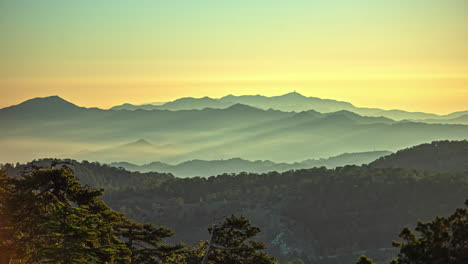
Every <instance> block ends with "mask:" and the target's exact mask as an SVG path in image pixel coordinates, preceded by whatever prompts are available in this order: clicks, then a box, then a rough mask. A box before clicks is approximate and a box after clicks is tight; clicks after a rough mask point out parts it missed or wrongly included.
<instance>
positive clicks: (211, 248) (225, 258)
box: [202, 216, 276, 264]
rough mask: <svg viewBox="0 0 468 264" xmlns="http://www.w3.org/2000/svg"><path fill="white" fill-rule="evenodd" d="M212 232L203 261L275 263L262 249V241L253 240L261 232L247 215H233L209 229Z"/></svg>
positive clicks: (215, 263)
mask: <svg viewBox="0 0 468 264" xmlns="http://www.w3.org/2000/svg"><path fill="white" fill-rule="evenodd" d="M208 231H209V232H210V234H211V238H210V241H209V242H208V245H206V246H204V247H206V251H205V255H204V258H203V260H202V263H203V264H205V263H210V264H217V263H224V264H247V263H256V264H273V263H276V261H275V259H273V258H271V257H269V256H267V255H266V254H265V253H264V252H262V250H264V249H265V246H264V244H263V243H262V242H257V241H254V240H251V238H252V237H254V236H255V235H256V234H257V233H259V232H260V229H259V228H258V227H255V226H252V225H251V224H250V221H249V220H247V219H246V218H245V217H236V216H231V217H228V218H226V219H224V221H223V222H222V223H220V224H215V225H213V226H212V227H210V228H209V229H208Z"/></svg>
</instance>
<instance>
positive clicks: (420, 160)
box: [369, 140, 468, 172]
mask: <svg viewBox="0 0 468 264" xmlns="http://www.w3.org/2000/svg"><path fill="white" fill-rule="evenodd" d="M369 166H371V167H375V168H390V167H392V168H415V169H431V170H439V171H460V172H463V171H468V141H467V140H462V141H448V140H446V141H434V142H432V143H429V144H421V145H417V146H414V147H411V148H408V149H404V150H400V151H398V152H397V153H395V154H391V155H388V156H384V157H381V158H379V159H377V160H376V161H374V162H372V163H370V164H369Z"/></svg>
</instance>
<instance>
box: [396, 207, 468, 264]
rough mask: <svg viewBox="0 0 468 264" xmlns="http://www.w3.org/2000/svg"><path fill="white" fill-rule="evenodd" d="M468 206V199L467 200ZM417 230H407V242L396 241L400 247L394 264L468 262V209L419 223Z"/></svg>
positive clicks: (402, 233) (405, 238)
mask: <svg viewBox="0 0 468 264" xmlns="http://www.w3.org/2000/svg"><path fill="white" fill-rule="evenodd" d="M465 206H466V207H468V200H466V202H465ZM415 231H417V232H418V233H419V236H418V235H416V234H415V233H413V232H412V231H411V230H410V229H409V228H405V229H403V231H401V233H400V237H401V238H402V239H403V240H405V242H393V245H394V246H395V247H398V248H400V253H399V254H398V258H397V259H396V260H394V261H393V262H392V264H423V263H424V264H439V263H440V264H465V263H468V211H467V209H466V208H458V209H457V210H456V211H455V213H453V214H452V215H450V216H448V217H437V218H436V219H434V220H433V221H431V222H428V223H423V222H418V224H417V226H416V228H415Z"/></svg>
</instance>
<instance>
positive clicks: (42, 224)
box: [0, 167, 180, 263]
mask: <svg viewBox="0 0 468 264" xmlns="http://www.w3.org/2000/svg"><path fill="white" fill-rule="evenodd" d="M102 193H103V191H102V190H96V189H92V188H89V187H83V186H81V184H80V183H79V182H78V180H77V179H76V178H75V177H74V175H73V173H72V171H71V169H69V168H67V167H63V168H55V169H40V168H33V170H32V171H30V172H26V173H24V174H23V175H22V176H21V177H15V178H13V177H8V176H6V175H5V173H4V172H2V173H1V174H0V198H1V200H0V219H1V222H0V224H1V226H0V238H1V243H0V251H1V252H2V253H3V252H6V253H7V254H8V257H7V258H6V259H5V261H7V260H8V261H10V260H11V259H14V260H19V261H22V262H25V263H160V262H162V260H163V258H164V256H166V255H170V254H174V252H175V251H176V250H177V249H178V248H180V246H166V245H160V243H161V242H162V239H163V238H165V237H168V236H170V235H172V232H171V231H170V230H168V229H167V228H164V227H155V226H152V225H144V224H138V223H135V222H133V221H131V220H129V219H128V218H126V217H125V216H124V215H123V214H120V213H117V212H115V211H113V210H112V209H110V208H109V207H108V206H107V205H106V204H104V203H103V202H102V201H101V200H99V199H98V198H99V196H100V195H101V194H102ZM124 241H125V242H124Z"/></svg>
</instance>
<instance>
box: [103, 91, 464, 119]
mask: <svg viewBox="0 0 468 264" xmlns="http://www.w3.org/2000/svg"><path fill="white" fill-rule="evenodd" d="M234 104H245V105H250V106H253V107H256V108H259V109H263V110H268V109H270V108H272V109H276V110H281V111H285V112H291V111H294V112H302V111H308V110H315V111H318V112H321V113H329V112H337V111H341V110H347V111H351V112H354V113H357V114H359V115H366V116H375V117H379V116H383V117H386V118H390V119H393V120H404V119H407V120H424V119H453V118H456V117H459V116H461V115H463V114H468V111H461V112H455V113H452V114H449V115H442V116H441V115H436V114H430V113H423V112H408V111H403V110H397V109H395V110H383V109H378V108H362V107H356V106H354V105H352V104H351V103H348V102H343V101H336V100H330V99H321V98H317V97H306V96H303V95H301V94H299V93H297V92H292V93H288V94H284V95H281V96H272V97H266V96H261V95H242V96H234V95H228V96H225V97H222V98H219V99H213V98H209V97H203V98H192V97H186V98H181V99H177V100H174V101H172V102H167V103H164V104H161V105H152V104H146V105H131V104H124V105H120V106H115V107H113V108H111V109H114V110H122V109H126V110H137V109H145V110H155V109H159V110H173V111H176V110H195V109H198V110H200V109H203V108H227V107H229V106H231V105H234Z"/></svg>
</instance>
